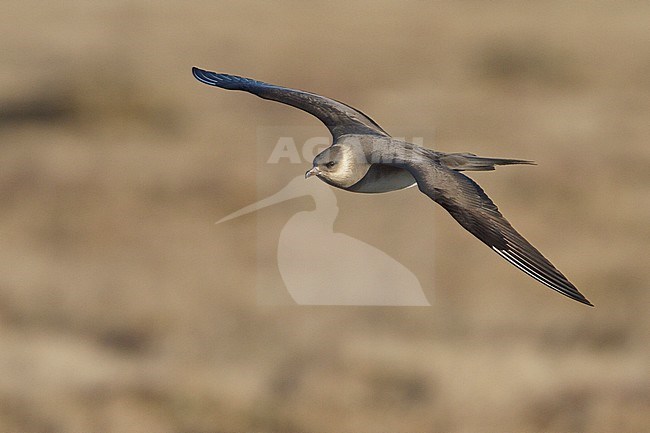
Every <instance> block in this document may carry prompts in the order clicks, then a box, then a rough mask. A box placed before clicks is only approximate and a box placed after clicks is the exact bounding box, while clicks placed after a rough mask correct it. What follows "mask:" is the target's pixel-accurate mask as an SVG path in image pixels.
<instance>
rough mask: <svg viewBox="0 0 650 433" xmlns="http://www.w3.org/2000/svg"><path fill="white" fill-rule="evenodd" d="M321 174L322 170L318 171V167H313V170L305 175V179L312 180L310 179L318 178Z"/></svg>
mask: <svg viewBox="0 0 650 433" xmlns="http://www.w3.org/2000/svg"><path fill="white" fill-rule="evenodd" d="M319 174H320V170H319V169H318V167H312V169H311V170H309V171H307V173H305V179H308V178H310V177H312V176H314V175H316V176H318V175H319Z"/></svg>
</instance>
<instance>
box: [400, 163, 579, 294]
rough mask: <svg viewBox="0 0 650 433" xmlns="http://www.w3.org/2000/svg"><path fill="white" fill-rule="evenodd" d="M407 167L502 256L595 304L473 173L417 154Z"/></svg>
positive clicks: (421, 186)
mask: <svg viewBox="0 0 650 433" xmlns="http://www.w3.org/2000/svg"><path fill="white" fill-rule="evenodd" d="M404 168H406V169H408V170H409V171H410V172H411V174H413V177H415V179H416V181H417V183H418V188H419V189H420V191H422V192H423V193H424V194H426V195H427V196H429V197H430V198H432V199H433V200H434V201H435V202H436V203H438V204H440V205H441V206H442V207H444V208H445V209H446V210H447V212H449V213H450V214H451V216H452V217H454V219H455V220H456V221H458V223H459V224H460V225H461V226H463V227H464V228H465V229H466V230H467V231H469V232H470V233H471V234H473V235H474V236H476V237H477V238H478V239H479V240H481V241H482V242H483V243H485V244H486V245H487V246H489V247H490V248H492V249H493V250H494V251H495V252H496V253H497V254H499V255H500V256H501V257H503V258H504V259H506V260H507V261H509V262H510V263H511V264H513V265H515V266H516V267H517V268H519V269H520V270H522V271H523V272H525V273H526V274H528V275H530V276H531V277H533V278H534V279H536V280H537V281H539V282H540V283H542V284H544V285H546V286H548V287H550V288H551V289H553V290H555V291H557V292H560V293H562V294H563V295H565V296H568V297H569V298H571V299H575V300H576V301H578V302H582V303H583V304H587V305H592V304H591V303H590V302H589V301H588V300H587V298H585V297H584V296H583V295H582V294H581V293H580V292H579V291H578V289H577V288H576V287H575V286H574V285H573V284H571V282H570V281H569V280H568V279H567V278H566V277H565V276H564V275H563V274H562V273H561V272H560V271H558V270H557V269H556V268H555V266H553V264H552V263H551V262H550V261H548V260H547V259H546V258H545V257H544V256H543V255H542V254H541V253H540V252H539V251H538V250H537V249H536V248H535V247H533V246H532V245H531V244H530V243H529V242H528V241H527V240H526V239H524V237H523V236H521V235H520V234H519V233H518V232H517V231H516V230H515V229H514V228H513V227H512V226H511V225H510V223H509V222H508V221H507V220H506V219H505V218H504V217H503V215H501V213H500V212H499V209H498V208H497V206H496V205H495V204H494V203H493V202H492V200H490V198H489V197H488V196H487V195H486V194H485V192H484V191H483V190H482V189H481V187H480V186H478V185H477V184H476V183H475V182H474V181H473V180H471V179H470V178H469V177H467V176H465V175H463V174H462V173H459V172H457V171H453V170H451V169H448V168H446V167H443V166H441V165H440V164H438V163H437V162H435V161H432V160H428V161H427V160H425V159H422V158H414V160H413V161H409V162H408V163H407V164H406V165H405V167H404Z"/></svg>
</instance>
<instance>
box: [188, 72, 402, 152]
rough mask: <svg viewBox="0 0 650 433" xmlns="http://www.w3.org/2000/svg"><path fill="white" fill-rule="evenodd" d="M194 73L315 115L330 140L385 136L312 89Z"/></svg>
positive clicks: (363, 117) (210, 81)
mask: <svg viewBox="0 0 650 433" xmlns="http://www.w3.org/2000/svg"><path fill="white" fill-rule="evenodd" d="M192 74H193V75H194V77H195V78H196V79H197V80H199V81H200V82H202V83H205V84H208V85H210V86H216V87H221V88H222V89H228V90H243V91H246V92H249V93H252V94H254V95H257V96H259V97H260V98H263V99H269V100H271V101H277V102H281V103H283V104H287V105H291V106H292V107H296V108H299V109H301V110H303V111H306V112H308V113H309V114H312V115H313V116H316V117H317V118H318V119H319V120H320V121H321V122H323V123H324V124H325V126H326V127H327V129H329V131H330V133H331V134H332V137H333V138H334V141H336V140H337V139H338V138H339V137H340V136H342V135H346V134H370V135H380V136H385V137H388V136H389V135H388V133H387V132H386V131H384V130H383V129H382V128H381V127H380V126H379V125H378V124H377V123H376V122H375V121H374V120H372V119H371V118H370V117H368V116H366V115H365V114H363V113H362V112H361V111H359V110H357V109H355V108H352V107H350V106H349V105H345V104H343V103H342V102H338V101H335V100H334V99H330V98H326V97H324V96H320V95H317V94H315V93H309V92H304V91H302V90H295V89H289V88H286V87H281V86H276V85H273V84H268V83H263V82H261V81H255V80H252V79H250V78H244V77H238V76H236V75H229V74H220V73H216V72H210V71H204V70H203V69H199V68H196V67H194V68H192Z"/></svg>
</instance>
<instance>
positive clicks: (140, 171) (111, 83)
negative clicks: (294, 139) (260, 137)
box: [0, 0, 650, 433]
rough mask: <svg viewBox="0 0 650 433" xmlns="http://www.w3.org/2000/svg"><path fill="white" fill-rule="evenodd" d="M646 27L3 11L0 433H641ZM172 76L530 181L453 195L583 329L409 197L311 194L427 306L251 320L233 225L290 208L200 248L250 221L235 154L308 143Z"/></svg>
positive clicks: (442, 5)
mask: <svg viewBox="0 0 650 433" xmlns="http://www.w3.org/2000/svg"><path fill="white" fill-rule="evenodd" d="M649 19H650V5H649V4H648V3H644V2H634V1H616V2H614V1H612V2H563V1H549V2H539V3H526V4H524V3H522V2H505V1H501V2H479V1H462V2H451V1H450V2H389V1H374V2H322V3H305V2H301V1H283V2H278V3H271V2H251V1H232V2H223V1H194V2H182V1H172V0H163V1H158V2H144V1H111V2H104V1H65V2H54V1H49V2H44V1H20V2H19V1H5V2H3V4H2V6H0V21H1V22H2V38H1V39H0V53H1V55H0V246H1V248H0V431H6V432H9V431H14V432H18V431H19V432H23V433H29V432H73V431H77V432H80V431H102V432H206V433H207V432H234V431H247V432H253V431H255V432H314V433H316V432H343V431H355V432H387V431H391V432H434V431H445V432H451V433H453V432H470V431H526V432H529V433H532V432H560V431H561V432H568V431H571V432H591V433H597V432H611V431H618V432H641V431H647V426H648V425H650V410H649V409H650V372H649V365H650V332H649V331H650V327H649V325H650V315H649V314H648V309H649V307H650V291H649V289H650V266H648V265H649V263H648V253H649V251H648V247H649V246H650V224H649V221H650V169H649V167H650V146H649V143H648V137H650V27H649V26H648V20H649ZM193 65H196V66H200V67H204V68H206V69H210V70H217V71H223V72H229V73H234V74H239V75H244V76H250V77H254V78H256V79H260V80H264V81H268V82H272V83H278V84H283V85H286V86H291V87H296V88H301V89H307V90H310V91H313V92H317V93H321V94H324V95H328V96H330V97H332V98H336V99H339V100H342V101H345V102H347V103H349V104H350V105H352V106H355V107H358V108H359V109H361V110H363V111H364V112H366V113H368V114H369V115H371V116H372V117H373V118H374V119H375V120H376V121H377V122H379V123H380V124H381V125H383V126H385V127H386V129H388V130H389V132H396V131H397V132H399V133H400V134H401V135H408V134H409V133H410V132H409V131H421V130H427V131H430V130H433V131H435V136H434V142H433V143H430V142H427V143H426V144H427V145H431V144H432V145H433V146H435V148H436V149H438V150H442V151H447V152H464V151H470V152H473V153H476V154H479V155H485V156H499V157H513V158H524V159H533V160H535V161H536V162H537V163H538V165H537V166H535V167H526V166H524V167H504V168H501V169H499V170H497V171H496V172H487V173H477V174H473V175H472V177H473V178H474V179H475V180H477V181H478V182H479V183H480V184H481V185H482V186H483V188H484V189H485V190H486V192H487V193H488V194H489V195H490V196H491V197H492V199H493V200H494V201H495V202H496V203H497V204H498V205H499V207H500V209H501V210H502V211H503V213H504V214H505V215H506V216H507V217H508V218H509V219H510V221H511V222H512V223H513V225H514V226H515V227H517V228H518V229H519V230H520V231H521V232H522V233H523V234H524V235H525V236H526V237H527V238H528V239H529V240H530V241H531V242H532V243H533V244H535V245H536V246H537V247H538V248H539V249H540V250H541V251H542V252H544V254H545V255H546V256H547V257H548V258H549V259H550V260H551V261H553V262H554V263H555V264H556V265H557V266H558V268H559V269H560V270H562V271H563V272H564V273H565V274H566V275H567V276H568V277H569V279H571V280H572V281H573V282H574V283H575V284H576V286H577V287H578V288H579V289H580V290H581V291H582V293H584V294H585V295H586V296H587V297H588V298H589V299H590V300H591V301H592V302H593V303H594V304H595V305H596V307H595V308H589V307H586V306H584V305H580V304H578V303H577V302H573V301H571V300H569V299H567V298H565V297H563V296H561V295H559V294H557V293H554V292H552V291H551V290H549V289H547V288H545V287H544V286H542V285H540V284H538V283H537V282H535V281H533V280H532V279H530V278H529V277H527V276H525V275H524V274H523V273H521V272H519V271H518V270H516V269H514V267H512V266H511V265H509V264H507V263H506V262H505V261H503V260H502V259H500V258H499V257H498V256H496V255H495V254H494V253H493V252H492V251H490V250H489V249H488V248H485V246H483V245H482V244H480V243H479V242H478V241H476V240H475V239H474V238H473V237H472V236H471V235H469V234H468V233H466V232H465V231H464V230H462V228H460V227H459V226H458V225H457V224H456V223H455V221H453V219H452V218H451V217H449V215H447V214H446V213H445V212H444V210H442V209H440V208H439V207H438V206H436V205H435V204H434V203H432V202H431V201H430V200H427V199H426V198H425V197H423V196H422V195H421V194H419V192H418V191H417V190H408V191H404V192H400V193H393V194H387V195H382V196H361V195H354V194H349V193H345V192H341V191H336V196H337V200H338V206H339V217H338V219H337V222H336V225H335V230H336V231H340V232H342V233H346V234H348V235H350V236H354V237H356V238H359V239H362V240H363V241H364V242H367V243H369V244H371V245H373V246H375V247H377V248H380V249H390V252H391V254H392V255H393V257H395V258H397V259H398V260H400V261H401V262H402V263H403V264H404V265H405V266H407V267H409V268H410V269H411V270H412V271H413V272H414V273H415V274H416V275H417V276H418V278H419V280H420V282H421V283H422V286H423V288H424V290H425V292H426V295H427V297H428V299H429V300H430V301H431V303H432V307H429V308H391V307H384V308H379V307H375V308H373V307H299V306H265V305H260V304H259V303H258V302H256V284H257V283H256V269H259V267H260V266H263V265H265V264H264V263H262V264H260V262H259V261H260V254H259V251H257V248H256V236H257V232H256V219H258V218H265V216H267V215H269V214H270V213H274V212H275V213H281V214H283V215H284V216H285V217H286V219H288V218H289V217H290V216H291V215H292V214H293V213H295V212H296V211H299V210H301V209H302V210H305V209H310V207H311V208H313V203H312V202H310V201H309V199H307V198H304V199H296V200H294V201H292V202H287V203H286V204H285V205H278V206H276V207H274V208H272V209H271V208H269V209H267V210H264V211H260V212H258V213H257V214H251V215H250V216H246V217H242V218H239V219H237V220H233V221H231V222H229V223H227V224H222V225H216V226H215V225H214V222H215V221H217V220H218V219H220V218H222V217H223V216H225V215H227V214H229V213H230V212H233V211H234V210H236V209H239V208H241V207H243V206H245V205H247V204H249V203H252V202H254V201H255V200H257V198H258V197H259V195H258V193H259V192H258V191H257V185H258V184H259V179H257V178H256V173H255V168H256V157H257V156H256V154H257V152H258V151H259V147H258V146H257V132H258V131H259V128H261V127H264V126H278V125H280V126H282V125H287V126H288V127H292V126H295V127H313V128H314V129H315V130H319V129H318V128H322V127H321V126H320V125H319V123H318V121H317V120H315V119H314V118H311V117H310V116H308V115H306V114H305V113H302V112H300V111H298V110H295V109H291V108H290V107H285V106H282V105H280V104H273V103H270V102H268V101H263V100H260V99H257V98H255V97H252V96H250V95H245V94H242V93H235V92H225V91H221V90H219V89H214V88H209V87H207V86H204V85H202V84H200V83H198V82H196V81H195V80H194V79H193V77H192V76H191V73H190V68H191V66H193ZM320 131H321V133H322V134H323V135H325V134H326V130H325V129H324V128H322V129H320ZM395 135H398V134H397V133H396V134H395ZM308 167H309V164H307V163H305V164H303V165H300V166H295V167H294V168H295V170H296V172H295V174H294V173H290V174H287V176H289V178H290V177H293V176H294V175H297V174H300V173H304V171H305V170H307V168H308ZM286 180H287V178H284V179H273V178H270V179H268V180H266V181H265V183H266V186H267V188H268V189H267V190H265V191H264V194H265V195H269V193H273V192H275V191H277V190H279V189H280V188H281V187H282V186H284V185H285V184H286ZM312 181H315V180H312ZM388 227H390V230H387V228H388ZM415 227H422V228H421V229H420V230H419V232H418V231H415V230H414V228H415ZM385 230H387V232H386V233H384V234H383V235H382V236H378V233H381V232H383V231H385ZM267 258H268V260H269V263H274V262H273V250H269V251H268V252H267Z"/></svg>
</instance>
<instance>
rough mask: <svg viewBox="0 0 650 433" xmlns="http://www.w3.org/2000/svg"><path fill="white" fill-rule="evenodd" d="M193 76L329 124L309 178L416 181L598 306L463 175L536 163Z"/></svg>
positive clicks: (362, 187)
mask: <svg viewBox="0 0 650 433" xmlns="http://www.w3.org/2000/svg"><path fill="white" fill-rule="evenodd" d="M192 74H193V75H194V77H195V78H196V79H197V80H199V81H200V82H202V83H205V84H208V85H210V86H216V87H221V88H223V89H227V90H242V91H245V92H249V93H252V94H254V95H256V96H259V97H260V98H263V99H268V100H271V101H276V102H280V103H283V104H287V105H291V106H293V107H296V108H299V109H301V110H303V111H306V112H308V113H309V114H311V115H313V116H315V117H317V118H318V119H319V120H320V121H321V122H323V123H324V124H325V126H326V127H327V129H328V130H329V131H330V133H331V134H332V138H333V141H332V145H331V146H330V147H328V148H326V149H325V150H323V151H322V152H321V153H319V154H318V155H316V157H315V158H314V161H313V166H312V168H311V169H310V170H309V171H307V173H305V178H308V177H311V176H316V177H318V178H319V179H321V180H322V181H324V182H326V183H328V184H330V185H332V186H334V187H337V188H341V189H344V190H346V191H351V192H359V193H379V192H388V191H396V190H400V189H404V188H407V187H410V186H413V185H415V184H417V186H418V188H419V190H420V191H421V192H422V193H424V194H425V195H427V196H428V197H429V198H431V199H432V200H433V201H435V202H436V203H438V204H439V205H441V206H442V207H443V208H444V209H445V210H447V212H449V214H451V216H452V217H453V218H454V219H455V220H456V221H457V222H458V223H459V224H460V225H461V226H462V227H463V228H464V229H465V230H467V231H468V232H470V233H471V234H473V235H474V236H475V237H476V238H478V239H479V240H480V241H481V242H483V243H484V244H486V245H487V246H488V247H490V248H491V249H492V250H494V251H495V252H496V253H497V254H499V255H500V256H501V257H503V258H504V259H506V260H507V261H508V262H510V263H511V264H513V265H514V266H516V267H517V268H519V269H520V270H521V271H523V272H525V273H526V274H528V275H529V276H531V277H532V278H534V279H535V280H537V281H539V282H540V283H542V284H544V285H546V286H548V287H550V288H551V289H553V290H555V291H557V292H559V293H561V294H563V295H565V296H567V297H569V298H571V299H574V300H576V301H578V302H581V303H583V304H586V305H590V306H592V304H591V302H589V301H588V300H587V298H585V297H584V296H583V295H582V294H581V293H580V292H579V291H578V289H577V288H576V287H575V286H574V285H573V284H572V283H571V282H570V281H569V280H568V279H567V278H566V277H565V276H564V275H563V274H562V273H561V272H560V271H559V270H557V268H555V266H553V264H552V263H551V262H550V261H548V260H547V259H546V258H545V257H544V256H543V255H542V253H540V252H539V251H538V250H537V249H536V248H535V247H533V246H532V245H531V244H530V243H529V242H528V241H527V240H526V239H524V237H523V236H521V235H520V234H519V233H518V232H517V231H516V230H515V229H514V228H513V227H512V226H511V225H510V223H509V222H508V221H507V220H506V219H505V218H504V216H503V215H502V214H501V212H499V209H498V208H497V206H496V205H495V204H494V203H493V202H492V200H491V199H490V198H489V197H488V196H487V195H486V194H485V192H484V191H483V189H481V187H480V186H479V185H478V184H476V182H474V181H473V180H472V179H470V178H469V177H467V176H465V175H464V174H463V173H461V172H462V171H488V170H494V169H495V167H496V166H497V165H510V164H534V163H533V162H532V161H525V160H519V159H503V158H486V157H480V156H476V155H474V154H471V153H443V152H436V151H434V150H431V149H427V148H425V147H421V146H418V145H415V144H412V143H408V142H405V141H400V140H396V139H394V138H392V137H391V136H390V135H389V134H388V133H387V132H386V131H384V130H383V129H382V128H381V126H379V125H378V124H377V123H376V122H375V121H374V120H372V119H371V118H370V117H368V116H367V115H365V114H364V113H362V112H361V111H359V110H357V109H355V108H352V107H350V106H349V105H346V104H344V103H342V102H339V101H336V100H334V99H330V98H326V97H324V96H320V95H317V94H315V93H310V92H305V91H302V90H295V89H290V88H287V87H281V86H276V85H273V84H268V83H264V82H261V81H256V80H253V79H250V78H244V77H239V76H236V75H229V74H221V73H216V72H210V71H205V70H202V69H199V68H196V67H194V68H192Z"/></svg>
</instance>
